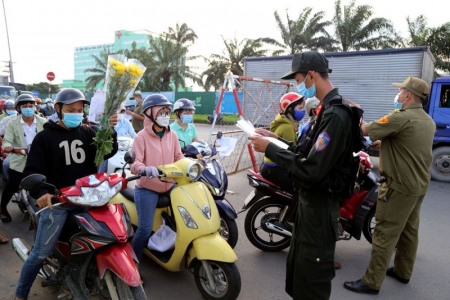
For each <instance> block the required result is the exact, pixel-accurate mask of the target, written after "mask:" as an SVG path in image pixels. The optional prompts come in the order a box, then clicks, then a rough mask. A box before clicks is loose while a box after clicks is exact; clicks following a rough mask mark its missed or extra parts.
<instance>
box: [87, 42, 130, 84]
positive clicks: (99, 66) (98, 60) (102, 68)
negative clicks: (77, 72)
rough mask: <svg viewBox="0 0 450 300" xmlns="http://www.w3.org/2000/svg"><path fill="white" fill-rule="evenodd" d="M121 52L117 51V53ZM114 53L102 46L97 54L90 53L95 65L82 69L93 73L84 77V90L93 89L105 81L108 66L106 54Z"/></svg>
mask: <svg viewBox="0 0 450 300" xmlns="http://www.w3.org/2000/svg"><path fill="white" fill-rule="evenodd" d="M121 53H123V52H122V51H118V53H117V54H121ZM111 54H116V53H113V52H111V51H110V49H109V48H106V47H103V50H102V51H101V52H100V53H99V55H98V56H96V55H91V57H92V58H93V59H94V60H95V65H96V66H95V67H94V68H89V69H86V70H84V73H93V74H92V75H90V76H89V77H88V78H86V90H88V91H93V90H94V89H95V87H96V86H97V85H98V84H100V83H102V82H104V81H105V75H106V68H107V66H108V55H111Z"/></svg>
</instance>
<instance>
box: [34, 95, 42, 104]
mask: <svg viewBox="0 0 450 300" xmlns="http://www.w3.org/2000/svg"><path fill="white" fill-rule="evenodd" d="M34 101H36V104H37V105H39V104H42V100H41V98H39V97H36V98H34Z"/></svg>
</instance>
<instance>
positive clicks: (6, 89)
mask: <svg viewBox="0 0 450 300" xmlns="http://www.w3.org/2000/svg"><path fill="white" fill-rule="evenodd" d="M15 98H16V89H15V88H14V87H13V86H0V99H6V100H8V99H13V100H14V99H15Z"/></svg>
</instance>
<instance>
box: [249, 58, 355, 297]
mask: <svg viewBox="0 0 450 300" xmlns="http://www.w3.org/2000/svg"><path fill="white" fill-rule="evenodd" d="M328 73H331V70H330V69H329V68H328V60H327V59H326V58H325V57H324V56H323V55H322V54H320V53H318V52H314V51H310V52H303V53H298V54H295V55H294V57H293V60H292V71H291V72H289V73H288V74H286V75H285V76H284V77H283V78H282V79H295V80H296V81H297V84H298V92H299V93H300V94H301V95H303V96H305V97H307V98H311V97H314V96H315V97H317V99H319V100H320V102H321V104H320V105H319V106H318V107H317V109H316V111H317V119H316V122H315V124H313V125H312V126H311V128H310V129H309V130H308V133H307V134H306V137H305V138H303V139H302V140H301V142H300V145H299V146H298V147H297V149H296V150H295V151H294V152H293V151H291V150H293V149H292V147H290V148H288V149H286V150H285V149H282V148H280V147H278V146H277V145H275V143H271V142H270V140H269V139H266V138H265V137H263V136H252V137H249V139H250V140H251V142H252V143H253V147H254V149H255V150H256V151H258V152H264V153H265V156H267V157H268V158H270V159H271V160H272V161H274V162H275V163H276V164H278V165H279V166H280V167H283V168H285V169H286V170H287V171H289V172H290V173H291V174H292V175H293V176H294V177H295V184H296V188H297V190H298V194H299V205H298V214H297V218H296V220H295V226H294V230H293V236H292V241H291V247H290V250H289V255H288V258H287V264H286V292H287V293H288V294H289V295H290V296H291V297H293V298H294V299H314V300H318V299H329V297H330V293H331V280H332V279H333V278H334V276H335V270H334V264H333V260H334V252H335V246H336V240H337V234H338V222H339V202H340V201H341V200H343V196H342V195H341V192H342V182H341V179H342V178H345V175H344V174H343V173H342V170H343V169H345V167H346V165H348V162H349V160H351V157H352V151H351V130H350V128H351V125H352V118H351V114H350V111H349V109H348V108H345V107H344V106H342V105H333V106H331V105H330V102H331V101H334V100H336V99H340V100H341V101H342V97H340V95H339V92H338V89H337V88H334V87H333V85H332V84H331V82H330V79H329V77H328ZM257 132H258V133H260V134H262V135H267V136H271V137H276V136H275V135H274V134H273V133H270V132H268V131H266V130H260V129H258V130H257Z"/></svg>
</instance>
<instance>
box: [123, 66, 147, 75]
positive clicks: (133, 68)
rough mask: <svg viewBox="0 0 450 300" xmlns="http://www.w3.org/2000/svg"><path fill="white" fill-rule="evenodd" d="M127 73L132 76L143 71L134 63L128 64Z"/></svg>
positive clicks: (141, 73)
mask: <svg viewBox="0 0 450 300" xmlns="http://www.w3.org/2000/svg"><path fill="white" fill-rule="evenodd" d="M127 73H128V74H130V75H131V76H133V77H136V78H138V77H141V76H142V75H143V74H144V71H143V70H142V69H141V68H139V67H138V65H136V64H129V65H128V66H127Z"/></svg>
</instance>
